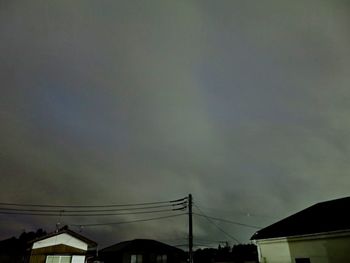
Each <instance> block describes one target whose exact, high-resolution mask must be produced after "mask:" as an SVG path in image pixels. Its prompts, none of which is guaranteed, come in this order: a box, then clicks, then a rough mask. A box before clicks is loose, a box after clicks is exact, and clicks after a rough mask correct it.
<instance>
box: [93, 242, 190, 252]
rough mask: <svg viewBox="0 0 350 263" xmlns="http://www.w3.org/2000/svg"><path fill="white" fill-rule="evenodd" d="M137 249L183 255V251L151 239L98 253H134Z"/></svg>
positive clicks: (113, 247) (122, 244)
mask: <svg viewBox="0 0 350 263" xmlns="http://www.w3.org/2000/svg"><path fill="white" fill-rule="evenodd" d="M139 249H142V250H144V251H162V252H165V253H174V252H175V253H184V251H183V250H181V249H179V248H176V247H173V246H170V245H167V244H165V243H162V242H159V241H156V240H151V239H134V240H129V241H124V242H120V243H118V244H115V245H112V246H109V247H106V248H104V249H102V250H101V251H100V252H101V253H115V252H122V251H135V250H139Z"/></svg>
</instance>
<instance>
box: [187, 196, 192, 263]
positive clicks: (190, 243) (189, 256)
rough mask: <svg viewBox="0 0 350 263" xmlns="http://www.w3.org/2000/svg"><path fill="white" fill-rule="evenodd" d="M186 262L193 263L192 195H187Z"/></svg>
mask: <svg viewBox="0 0 350 263" xmlns="http://www.w3.org/2000/svg"><path fill="white" fill-rule="evenodd" d="M188 262H189V263H193V226H192V195H191V194H189V195H188Z"/></svg>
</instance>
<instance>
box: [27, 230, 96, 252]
mask: <svg viewBox="0 0 350 263" xmlns="http://www.w3.org/2000/svg"><path fill="white" fill-rule="evenodd" d="M64 233H66V234H68V235H71V236H73V237H75V238H77V239H79V240H81V241H83V242H85V243H86V244H88V247H91V248H92V247H96V246H97V243H96V242H95V241H92V240H91V239H88V238H87V237H84V236H82V235H80V234H79V233H77V232H74V231H72V230H70V229H68V228H66V227H64V228H62V229H60V230H58V231H56V232H52V233H49V234H47V235H45V236H42V237H40V238H37V239H35V240H33V241H32V242H30V243H35V242H37V241H41V240H44V239H47V238H49V237H53V236H57V235H61V234H64Z"/></svg>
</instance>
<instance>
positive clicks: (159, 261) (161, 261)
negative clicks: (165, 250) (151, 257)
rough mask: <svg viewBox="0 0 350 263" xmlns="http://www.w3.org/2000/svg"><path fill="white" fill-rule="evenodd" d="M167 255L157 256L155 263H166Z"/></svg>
mask: <svg viewBox="0 0 350 263" xmlns="http://www.w3.org/2000/svg"><path fill="white" fill-rule="evenodd" d="M167 259H168V257H167V255H158V256H157V261H156V262H157V263H167Z"/></svg>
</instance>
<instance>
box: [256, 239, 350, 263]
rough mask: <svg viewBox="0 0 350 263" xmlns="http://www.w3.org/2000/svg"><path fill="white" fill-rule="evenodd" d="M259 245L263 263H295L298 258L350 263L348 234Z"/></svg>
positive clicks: (312, 261) (315, 262) (329, 262)
mask: <svg viewBox="0 0 350 263" xmlns="http://www.w3.org/2000/svg"><path fill="white" fill-rule="evenodd" d="M257 243H258V246H259V249H260V254H261V257H260V260H261V263H265V262H266V263H295V259H296V258H309V259H310V262H311V263H340V262H350V236H349V235H348V234H346V235H344V234H330V235H312V236H304V237H296V238H288V239H287V238H283V239H278V240H277V239H276V240H273V241H267V240H265V241H258V242H257ZM264 260H265V261H264Z"/></svg>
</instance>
